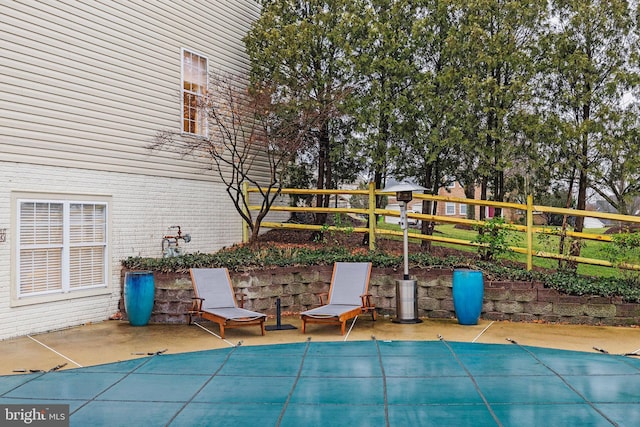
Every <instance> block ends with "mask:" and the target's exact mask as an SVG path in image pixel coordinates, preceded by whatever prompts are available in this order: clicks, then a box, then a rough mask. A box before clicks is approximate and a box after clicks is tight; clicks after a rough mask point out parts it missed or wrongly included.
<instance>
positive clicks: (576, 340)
mask: <svg viewBox="0 0 640 427" xmlns="http://www.w3.org/2000/svg"><path fill="white" fill-rule="evenodd" d="M267 324H268V325H274V326H275V324H276V321H275V319H270V320H269V321H268V322H267ZM281 324H283V325H292V326H295V327H296V328H297V329H290V330H272V331H267V333H266V335H265V336H261V335H260V332H259V329H258V327H245V328H239V329H229V330H227V331H226V332H227V333H226V337H225V338H226V339H225V340H222V339H220V338H219V337H217V336H216V335H214V334H218V327H217V325H215V324H212V323H208V322H204V323H203V324H202V325H203V327H205V328H206V329H207V330H205V329H203V328H200V327H198V326H195V325H190V326H189V325H160V324H150V325H148V326H138V327H133V326H130V325H129V323H128V322H126V321H115V320H114V321H105V322H102V323H97V324H89V325H84V326H78V327H74V328H70V329H65V330H60V331H54V332H49V333H45V334H38V335H31V336H24V337H19V338H14V339H9V340H5V341H0V375H12V374H19V373H25V372H32V371H49V370H51V369H60V370H63V369H71V368H78V367H86V366H92V365H98V364H104V363H112V362H118V361H124V360H130V359H135V358H141V357H145V356H147V355H148V354H153V353H155V352H163V353H165V354H174V353H184V352H192V351H200V350H211V349H218V348H228V347H231V346H233V345H236V344H238V343H241V344H242V345H243V346H254V345H268V344H283V343H298V342H305V341H307V339H308V338H310V339H311V340H312V341H314V342H315V341H362V340H370V339H371V338H372V337H375V338H376V339H377V340H380V341H389V340H392V341H400V340H406V341H437V340H438V339H439V337H442V338H443V339H445V340H447V341H451V342H453V341H457V342H476V343H484V344H509V342H510V341H509V340H513V341H516V342H517V343H518V344H521V345H526V346H536V347H545V348H553V349H563V350H576V351H583V352H591V353H598V352H605V351H606V352H608V353H611V354H627V353H633V352H637V353H640V328H639V327H610V326H584V325H565V324H562V325H558V324H544V323H520V322H504V321H500V322H492V321H487V320H480V322H479V323H478V325H473V326H463V325H459V324H458V323H457V321H456V320H455V319H446V320H430V319H424V320H423V322H422V323H417V324H397V323H393V322H392V321H391V319H390V318H389V317H382V316H381V317H379V318H378V320H377V321H375V322H374V321H372V320H371V318H370V316H367V315H364V316H360V317H359V318H358V319H357V320H356V323H355V325H351V324H350V325H349V326H350V327H351V328H350V329H349V330H348V332H347V333H346V334H345V335H344V336H342V335H340V331H339V327H337V326H331V325H310V326H309V327H308V333H307V334H302V333H301V331H300V320H299V317H297V316H294V317H283V318H282V319H281ZM209 331H210V332H209ZM211 332H212V333H211Z"/></svg>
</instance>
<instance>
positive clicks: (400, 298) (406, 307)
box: [383, 183, 425, 323]
mask: <svg viewBox="0 0 640 427" xmlns="http://www.w3.org/2000/svg"><path fill="white" fill-rule="evenodd" d="M423 190H425V188H424V187H421V186H419V185H415V184H407V183H400V184H395V185H392V186H390V187H387V188H385V189H384V190H383V191H388V192H394V193H396V200H397V201H398V204H399V205H400V228H401V229H402V231H403V253H404V275H403V277H402V280H396V317H395V318H394V319H392V322H394V323H420V322H422V320H420V319H418V295H417V294H418V288H417V281H416V280H411V278H410V277H409V231H408V228H409V227H408V222H407V205H408V203H409V202H410V201H411V199H413V192H414V191H423Z"/></svg>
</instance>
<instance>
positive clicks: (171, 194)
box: [0, 162, 242, 339]
mask: <svg viewBox="0 0 640 427" xmlns="http://www.w3.org/2000/svg"><path fill="white" fill-rule="evenodd" d="M0 182H3V183H4V184H3V185H1V186H0V228H6V230H7V236H6V237H7V238H6V242H0V339H6V338H11V337H16V336H21V335H25V334H32V333H38V332H46V331H51V330H55V329H61V328H67V327H70V326H75V325H80V324H83V323H90V322H99V321H103V320H106V319H108V318H109V316H111V315H112V314H113V313H115V312H116V311H117V310H118V300H119V299H120V283H121V281H120V262H121V260H122V259H124V258H126V257H128V256H138V255H139V256H152V257H159V256H161V253H162V251H161V243H162V236H163V235H165V234H167V227H169V226H171V225H180V226H181V227H182V231H183V232H184V233H190V234H191V236H192V240H191V242H190V243H189V244H187V245H185V248H186V250H187V251H188V252H196V251H199V252H211V251H215V250H218V249H220V248H222V247H224V246H229V245H232V244H234V243H237V242H238V241H240V240H241V236H242V234H241V233H242V231H241V220H240V218H239V216H237V215H224V214H220V213H221V212H235V209H234V208H233V206H232V205H231V201H230V199H229V197H228V195H227V194H226V193H225V191H224V190H223V187H222V186H221V185H220V184H215V183H211V182H205V181H198V180H185V179H171V178H161V177H152V176H143V175H133V174H126V173H112V172H101V171H89V170H83V169H72V168H62V167H54V166H42V165H28V164H22V163H10V162H0ZM14 192H36V193H39V194H42V195H45V197H46V194H51V193H57V194H70V195H99V196H108V197H110V202H109V209H110V214H111V215H110V219H111V221H110V223H109V229H110V237H111V240H110V245H109V251H110V255H111V276H110V278H109V288H108V290H107V292H108V294H107V295H101V296H91V297H86V298H69V299H66V300H64V301H58V302H44V303H37V304H29V305H23V306H19V307H18V306H15V304H14V305H12V302H11V286H13V283H12V280H11V279H12V271H14V270H15V268H14V266H12V262H14V261H12V251H11V248H12V245H14V244H15V242H14V236H15V234H14V233H15V230H14V229H13V227H14V226H15V225H14V224H15V212H12V209H11V196H12V194H13V193H14Z"/></svg>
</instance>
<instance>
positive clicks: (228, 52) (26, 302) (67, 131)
mask: <svg viewBox="0 0 640 427" xmlns="http://www.w3.org/2000/svg"><path fill="white" fill-rule="evenodd" d="M0 14H2V26H0V56H2V61H0V138H1V141H0V236H2V235H4V238H3V239H0V339H5V338H9V337H13V336H19V335H25V334H30V333H37V332H42V331H48V330H54V329H59V328H64V327H69V326H72V325H79V324H83V323H88V322H96V321H102V320H105V319H107V318H108V317H109V316H110V315H111V314H113V313H114V312H116V311H117V309H118V301H119V299H120V274H121V272H120V261H121V260H122V259H124V258H126V257H129V256H138V255H140V256H161V255H162V247H161V244H162V239H163V236H164V235H166V234H171V233H175V230H176V229H175V226H180V227H181V230H182V231H183V232H184V233H189V234H190V235H191V236H192V240H191V242H190V243H188V244H185V247H186V248H187V249H188V250H189V251H193V252H195V251H201V252H207V251H213V250H216V249H219V248H222V247H223V246H228V245H231V244H233V243H236V242H239V241H240V240H241V237H242V228H241V219H240V217H239V215H237V214H236V213H235V210H234V208H233V205H232V204H231V202H230V200H229V198H228V196H227V195H226V193H225V191H224V190H225V187H224V185H223V184H222V183H221V182H219V180H218V179H217V177H216V176H214V175H213V174H211V173H210V172H207V169H208V167H209V166H210V165H209V164H208V163H207V160H206V159H201V158H178V157H176V156H175V155H173V154H171V153H163V152H150V151H149V149H148V146H149V144H150V143H152V142H153V138H154V135H155V134H156V133H157V132H158V131H159V130H162V129H174V130H179V131H180V130H181V131H182V132H184V133H186V134H191V135H204V134H206V132H207V127H206V122H205V121H204V118H203V116H202V115H201V114H200V112H199V111H198V108H197V106H196V103H195V102H193V101H194V100H195V99H197V98H198V97H199V96H201V95H202V94H203V92H204V89H205V88H206V85H207V76H208V74H209V73H210V72H212V71H213V70H218V69H219V70H224V71H226V72H230V73H235V72H240V71H243V70H246V69H247V68H248V59H247V57H246V55H245V54H244V46H243V43H242V37H243V36H244V35H245V34H246V32H247V30H248V28H249V26H250V24H251V23H252V21H254V20H255V19H256V18H257V17H258V16H259V4H258V2H257V1H254V0H234V1H207V0H200V1H196V0H185V1H181V2H143V1H139V0H131V1H126V2H111V1H107V2H76V1H65V0H42V1H38V2H35V1H28V2H3V5H2V10H1V11H0ZM170 227H174V228H170Z"/></svg>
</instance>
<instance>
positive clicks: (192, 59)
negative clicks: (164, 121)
mask: <svg viewBox="0 0 640 427" xmlns="http://www.w3.org/2000/svg"><path fill="white" fill-rule="evenodd" d="M207 69H208V68H207V58H205V57H204V56H201V55H198V54H196V53H193V52H191V51H188V50H186V49H182V132H184V133H190V134H193V135H198V136H207V120H206V115H205V113H204V109H203V106H202V103H203V100H204V96H205V94H206V92H207Z"/></svg>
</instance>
